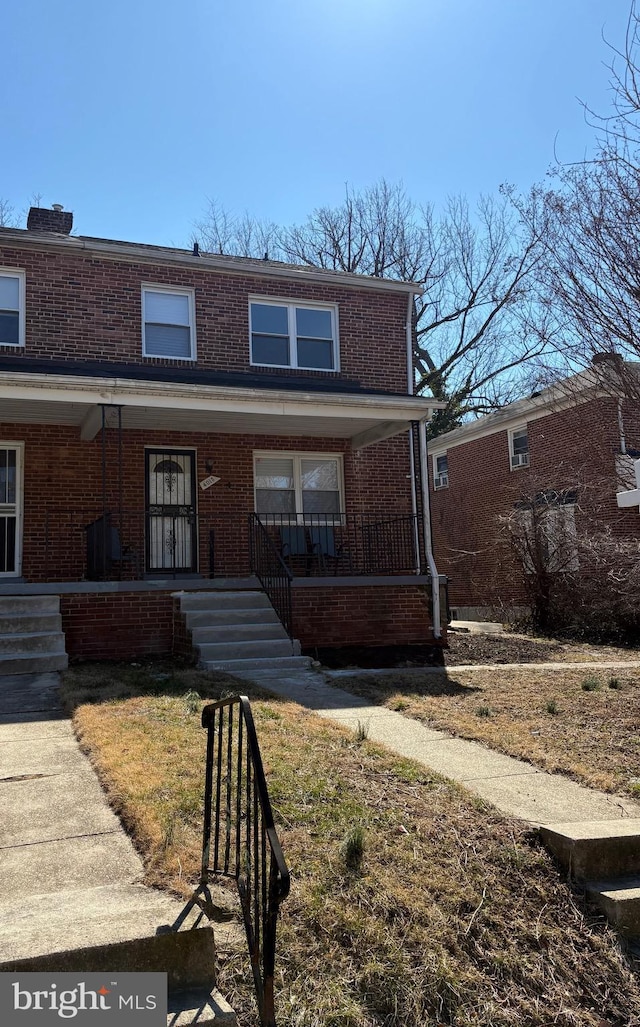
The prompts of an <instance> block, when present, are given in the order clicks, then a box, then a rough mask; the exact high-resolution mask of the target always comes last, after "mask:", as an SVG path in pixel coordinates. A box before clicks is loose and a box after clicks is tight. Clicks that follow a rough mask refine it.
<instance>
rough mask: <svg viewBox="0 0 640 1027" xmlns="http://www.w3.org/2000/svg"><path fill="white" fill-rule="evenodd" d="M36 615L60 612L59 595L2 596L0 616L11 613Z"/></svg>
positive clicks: (0, 599)
mask: <svg viewBox="0 0 640 1027" xmlns="http://www.w3.org/2000/svg"><path fill="white" fill-rule="evenodd" d="M22 613H24V614H27V615H29V616H37V615H39V614H41V613H44V614H49V613H60V597H59V596H2V597H0V616H2V617H4V616H5V615H11V614H22Z"/></svg>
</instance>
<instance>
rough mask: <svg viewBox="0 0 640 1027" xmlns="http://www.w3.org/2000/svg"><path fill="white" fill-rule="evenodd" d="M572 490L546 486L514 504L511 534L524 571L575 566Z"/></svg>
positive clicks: (556, 570) (555, 571) (551, 570)
mask: <svg viewBox="0 0 640 1027" xmlns="http://www.w3.org/2000/svg"><path fill="white" fill-rule="evenodd" d="M576 506H577V497H576V492H575V491H571V490H568V491H567V490H565V491H557V490H549V491H547V492H541V493H539V494H538V495H537V496H536V497H535V500H534V502H524V503H522V504H518V506H517V507H516V516H515V519H514V535H515V542H516V549H517V551H518V552H519V553H520V556H521V559H522V563H523V567H524V570H525V572H526V573H527V574H533V573H538V572H540V571H541V570H544V571H546V572H547V573H549V574H563V573H567V572H568V571H577V570H578V569H579V561H578V535H577V529H576Z"/></svg>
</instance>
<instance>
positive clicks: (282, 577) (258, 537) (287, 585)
mask: <svg viewBox="0 0 640 1027" xmlns="http://www.w3.org/2000/svg"><path fill="white" fill-rule="evenodd" d="M249 549H250V561H251V572H252V573H253V574H255V576H256V577H257V578H258V580H259V582H260V584H261V585H262V587H263V589H264V590H265V592H266V594H267V596H268V597H269V602H270V603H271V605H272V606H273V608H274V610H275V611H276V613H277V614H278V617H279V618H280V620H281V622H282V624H283V625H284V628H285V630H286V632H287V634H288V635H289V638H293V607H292V600H291V579H292V577H293V574H292V572H291V570H290V569H289V568H288V567H287V565H286V563H285V562H284V560H283V558H282V555H281V554H280V553H279V552H278V550H277V549H276V546H275V545H274V541H273V538H272V537H271V535H270V534H269V532H268V530H267V528H266V527H265V525H264V524H263V523H262V522H261V520H260V519H259V518H258V516H257V515H256V514H250V515H249Z"/></svg>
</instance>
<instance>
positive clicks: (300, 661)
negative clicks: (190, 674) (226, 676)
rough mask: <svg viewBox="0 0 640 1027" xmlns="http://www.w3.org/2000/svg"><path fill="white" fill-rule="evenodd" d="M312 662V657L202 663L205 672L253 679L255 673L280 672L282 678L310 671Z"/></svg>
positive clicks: (207, 661) (205, 661) (277, 657)
mask: <svg viewBox="0 0 640 1027" xmlns="http://www.w3.org/2000/svg"><path fill="white" fill-rule="evenodd" d="M311 663H312V660H311V657H310V656H275V657H271V658H269V657H266V658H258V657H256V658H255V659H244V660H204V661H202V662H201V663H200V667H201V668H202V669H203V670H227V671H229V673H230V674H238V675H239V676H240V677H245V676H247V677H251V675H252V673H253V671H256V670H258V671H265V670H267V671H274V672H276V671H277V672H279V673H280V674H281V675H282V677H286V676H287V675H288V674H293V673H297V672H298V671H301V670H308V669H309V667H310V666H311Z"/></svg>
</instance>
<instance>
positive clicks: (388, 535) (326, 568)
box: [255, 513, 424, 576]
mask: <svg viewBox="0 0 640 1027" xmlns="http://www.w3.org/2000/svg"><path fill="white" fill-rule="evenodd" d="M255 516H256V517H257V518H259V520H260V522H261V523H262V524H263V525H264V527H265V529H266V530H267V532H268V533H269V535H270V537H271V539H272V541H273V544H274V546H275V548H276V551H277V552H279V553H280V555H281V557H282V559H283V561H284V562H285V564H286V565H287V567H289V569H290V570H291V572H292V573H293V574H294V575H301V574H303V575H317V574H321V575H329V576H331V575H334V576H335V575H349V574H366V575H374V574H402V573H404V574H413V573H415V572H416V571H417V570H418V569H419V568H420V567H421V566H423V565H424V560H423V559H421V554H420V550H421V544H420V533H419V525H418V519H417V518H416V517H415V516H414V515H413V514H394V513H366V514H326V513H322V514H320V513H318V514H316V513H286V514H284V513H282V514H277V513H261V514H256V515H255Z"/></svg>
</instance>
